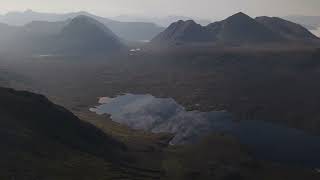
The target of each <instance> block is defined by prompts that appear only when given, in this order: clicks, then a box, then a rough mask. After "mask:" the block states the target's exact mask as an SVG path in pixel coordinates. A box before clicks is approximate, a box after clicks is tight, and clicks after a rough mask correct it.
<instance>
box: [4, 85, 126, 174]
mask: <svg viewBox="0 0 320 180" xmlns="http://www.w3.org/2000/svg"><path fill="white" fill-rule="evenodd" d="M0 99H1V101H0V117H1V118H0V124H1V126H0V134H1V136H0V139H1V142H2V143H1V149H0V152H1V153H0V156H1V161H0V166H1V167H2V168H1V170H0V172H1V173H0V178H1V179H48V177H51V178H54V179H55V178H56V179H65V178H66V177H74V178H76V177H78V178H79V179H88V178H89V177H90V176H91V178H99V177H103V176H106V177H107V176H111V177H112V174H111V172H110V171H111V169H112V168H113V167H112V166H111V165H110V163H111V162H115V161H121V157H120V156H121V152H123V151H124V149H125V146H124V145H123V144H121V143H120V142H118V141H116V140H114V139H112V138H111V137H108V136H107V135H106V134H104V133H103V132H102V131H100V130H99V129H97V128H95V127H94V126H92V125H90V124H87V123H84V122H82V121H80V120H79V119H78V118H77V117H76V116H74V115H73V114H72V113H70V112H68V111H67V110H66V109H64V108H62V107H60V106H57V105H55V104H53V103H51V102H49V101H48V100H47V99H46V98H45V97H44V96H41V95H36V94H32V93H29V92H22V91H20V92H19V91H15V90H12V89H6V88H0ZM114 164H116V163H114ZM82 169H86V171H82ZM112 171H113V172H112V173H113V174H114V173H116V171H114V170H112ZM108 172H109V173H110V174H109V175H108ZM95 174H96V175H95ZM95 176H96V177H95Z"/></svg>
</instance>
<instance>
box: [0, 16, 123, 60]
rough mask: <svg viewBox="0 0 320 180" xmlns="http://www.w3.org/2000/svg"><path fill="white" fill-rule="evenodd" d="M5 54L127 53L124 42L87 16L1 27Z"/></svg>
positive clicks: (2, 48)
mask: <svg viewBox="0 0 320 180" xmlns="http://www.w3.org/2000/svg"><path fill="white" fill-rule="evenodd" d="M0 30H1V32H2V33H1V35H0V40H1V41H0V47H1V52H16V53H17V52H22V53H31V54H51V55H52V54H59V55H62V54H64V55H66V54H69V55H73V54H74V55H75V54H110V53H112V52H118V51H121V50H123V49H126V47H125V45H124V43H123V40H121V39H120V38H119V37H118V36H117V35H116V34H114V33H113V32H112V31H111V30H110V29H108V28H107V27H106V26H105V25H104V24H102V23H101V22H99V21H97V20H95V19H93V18H91V17H89V16H84V15H79V16H77V17H75V18H73V19H70V20H67V21H57V22H47V21H33V22H31V23H28V24H26V25H24V26H12V25H11V26H10V25H6V24H0Z"/></svg>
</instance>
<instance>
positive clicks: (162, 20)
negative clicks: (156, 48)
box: [111, 15, 211, 27]
mask: <svg viewBox="0 0 320 180" xmlns="http://www.w3.org/2000/svg"><path fill="white" fill-rule="evenodd" d="M111 19H113V20H116V21H125V22H152V23H155V24H157V25H158V26H161V27H168V26H169V25H170V24H172V23H173V22H176V21H179V20H184V21H187V20H194V21H196V22H197V23H199V24H201V25H208V24H210V23H211V21H210V20H208V19H201V18H194V17H187V16H172V15H171V16H166V17H147V16H137V15H121V16H116V17H112V18H111Z"/></svg>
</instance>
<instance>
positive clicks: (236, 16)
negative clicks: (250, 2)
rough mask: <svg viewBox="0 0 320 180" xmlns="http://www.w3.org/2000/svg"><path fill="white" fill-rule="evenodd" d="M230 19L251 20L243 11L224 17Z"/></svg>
mask: <svg viewBox="0 0 320 180" xmlns="http://www.w3.org/2000/svg"><path fill="white" fill-rule="evenodd" d="M230 20H234V21H246V20H253V19H252V18H251V17H250V16H248V15H247V14H245V13H243V12H238V13H236V14H234V15H232V16H230V17H228V18H227V19H226V21H230Z"/></svg>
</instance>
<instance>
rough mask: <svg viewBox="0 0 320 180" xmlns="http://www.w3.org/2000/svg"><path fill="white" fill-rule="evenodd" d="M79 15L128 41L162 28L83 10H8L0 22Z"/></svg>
mask: <svg viewBox="0 0 320 180" xmlns="http://www.w3.org/2000/svg"><path fill="white" fill-rule="evenodd" d="M79 15H85V16H88V17H91V18H94V19H96V20H98V21H100V22H101V23H103V24H104V25H106V26H107V27H109V28H110V29H111V30H112V31H113V32H114V33H115V34H117V35H118V36H119V37H120V38H123V39H124V40H129V41H138V40H150V39H152V38H153V37H154V36H156V35H157V34H158V33H160V32H161V31H163V30H164V28H162V27H160V26H157V25H156V24H154V23H149V22H120V21H114V20H111V19H108V18H104V17H100V16H95V15H93V14H90V13H87V12H83V11H81V12H75V13H66V14H55V13H39V12H34V11H32V10H28V11H25V12H9V13H7V14H5V15H2V16H0V23H5V24H9V25H15V26H23V25H26V24H28V23H31V22H33V21H48V22H57V21H67V20H68V19H72V18H75V17H77V16H79Z"/></svg>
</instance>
